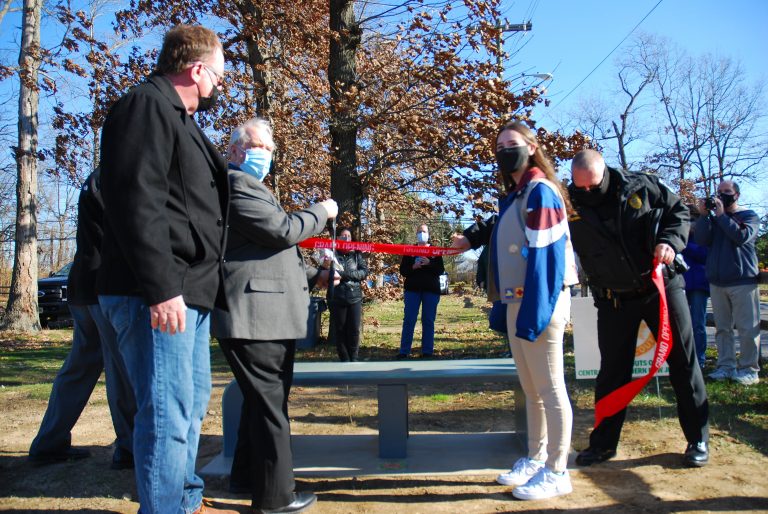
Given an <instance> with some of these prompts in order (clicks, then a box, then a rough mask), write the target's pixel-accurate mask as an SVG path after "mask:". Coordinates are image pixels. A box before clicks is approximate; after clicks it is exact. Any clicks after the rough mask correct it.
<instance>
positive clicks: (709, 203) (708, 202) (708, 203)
mask: <svg viewBox="0 0 768 514" xmlns="http://www.w3.org/2000/svg"><path fill="white" fill-rule="evenodd" d="M716 206H717V204H716V203H715V197H714V196H710V197H707V198H705V199H704V207H706V208H707V210H708V211H714V210H715V207H716Z"/></svg>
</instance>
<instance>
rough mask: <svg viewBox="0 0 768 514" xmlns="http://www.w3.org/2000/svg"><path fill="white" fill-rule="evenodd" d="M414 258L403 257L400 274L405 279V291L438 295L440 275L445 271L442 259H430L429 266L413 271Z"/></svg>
mask: <svg viewBox="0 0 768 514" xmlns="http://www.w3.org/2000/svg"><path fill="white" fill-rule="evenodd" d="M414 262H416V257H413V256H410V255H404V256H403V259H402V260H401V261H400V274H401V275H402V276H404V277H405V290H406V291H417V292H426V293H435V294H440V275H442V274H443V272H444V271H445V266H444V265H443V258H442V257H430V258H429V264H427V265H426V266H422V267H420V268H417V269H413V264H414Z"/></svg>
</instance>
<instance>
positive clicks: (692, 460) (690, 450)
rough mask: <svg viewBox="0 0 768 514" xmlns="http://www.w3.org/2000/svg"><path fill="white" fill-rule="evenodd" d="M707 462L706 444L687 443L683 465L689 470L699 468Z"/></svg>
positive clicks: (707, 451) (707, 448)
mask: <svg viewBox="0 0 768 514" xmlns="http://www.w3.org/2000/svg"><path fill="white" fill-rule="evenodd" d="M707 462H709V447H708V446H707V443H705V442H701V441H699V442H698V443H688V446H687V447H686V449H685V453H684V454H683V463H684V464H685V465H686V466H688V467H689V468H700V467H702V466H705V465H706V464H707Z"/></svg>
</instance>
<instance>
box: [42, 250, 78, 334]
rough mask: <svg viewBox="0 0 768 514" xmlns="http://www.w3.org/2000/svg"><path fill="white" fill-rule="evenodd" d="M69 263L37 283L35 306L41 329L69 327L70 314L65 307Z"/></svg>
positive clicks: (70, 322) (70, 265) (70, 323)
mask: <svg viewBox="0 0 768 514" xmlns="http://www.w3.org/2000/svg"><path fill="white" fill-rule="evenodd" d="M71 267H72V263H71V262H70V263H69V264H67V265H66V266H64V267H63V268H61V269H60V270H59V271H57V272H55V273H51V275H50V276H49V277H48V278H41V279H40V280H38V281H37V305H38V312H39V313H40V324H41V325H42V326H43V327H59V326H71V325H72V314H70V312H69V306H68V305H67V277H69V269H70V268H71Z"/></svg>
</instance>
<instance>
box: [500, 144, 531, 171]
mask: <svg viewBox="0 0 768 514" xmlns="http://www.w3.org/2000/svg"><path fill="white" fill-rule="evenodd" d="M496 162H497V163H498V165H499V171H500V172H501V174H502V175H504V176H507V177H509V176H510V175H511V174H512V173H514V172H516V171H518V170H520V169H522V168H524V167H526V166H528V145H520V146H510V147H509V148H502V149H501V150H498V151H497V152H496ZM510 178H511V177H510Z"/></svg>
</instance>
